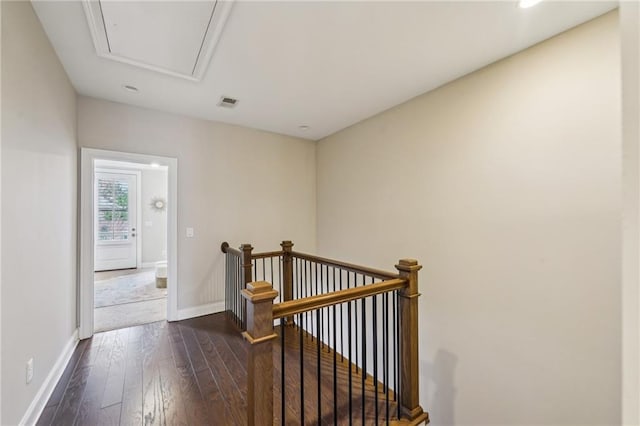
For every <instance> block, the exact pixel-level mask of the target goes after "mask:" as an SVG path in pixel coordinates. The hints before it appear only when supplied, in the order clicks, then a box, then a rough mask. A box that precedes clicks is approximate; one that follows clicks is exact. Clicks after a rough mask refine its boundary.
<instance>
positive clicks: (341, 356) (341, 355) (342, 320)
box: [333, 268, 351, 362]
mask: <svg viewBox="0 0 640 426" xmlns="http://www.w3.org/2000/svg"><path fill="white" fill-rule="evenodd" d="M338 271H339V272H340V290H342V269H339V270H338ZM335 273H336V270H335V268H334V269H333V274H334V277H335ZM342 305H343V304H342V303H341V304H340V361H344V329H343V328H344V327H343V324H344V312H343V309H342ZM349 306H351V302H349ZM349 321H351V314H350V313H349ZM349 356H351V355H349ZM349 362H351V360H349Z"/></svg>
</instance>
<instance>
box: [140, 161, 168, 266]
mask: <svg viewBox="0 0 640 426" xmlns="http://www.w3.org/2000/svg"><path fill="white" fill-rule="evenodd" d="M167 185H168V180H167V171H166V170H143V171H142V194H141V197H142V200H141V201H142V202H141V207H142V234H141V235H142V262H143V263H153V262H157V261H159V260H167V210H166V209H165V210H164V211H162V212H159V211H157V210H154V209H153V208H151V205H150V204H151V200H152V199H154V198H157V197H160V198H163V199H164V200H165V202H166V201H167V195H168V186H167Z"/></svg>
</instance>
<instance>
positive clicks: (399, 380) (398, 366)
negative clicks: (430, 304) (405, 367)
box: [393, 290, 402, 418]
mask: <svg viewBox="0 0 640 426" xmlns="http://www.w3.org/2000/svg"><path fill="white" fill-rule="evenodd" d="M393 296H394V302H393V303H394V306H393V310H394V318H395V319H396V330H395V333H396V337H395V345H396V355H395V357H396V366H395V367H396V374H395V376H396V379H395V380H396V388H395V389H394V396H393V399H394V400H395V401H396V417H397V418H400V403H399V402H400V401H399V395H400V394H401V393H402V377H401V376H400V371H401V368H402V366H401V364H402V359H400V351H401V349H400V345H402V342H401V341H400V318H399V315H400V311H398V290H396V291H394V295H393Z"/></svg>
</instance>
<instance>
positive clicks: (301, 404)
mask: <svg viewBox="0 0 640 426" xmlns="http://www.w3.org/2000/svg"><path fill="white" fill-rule="evenodd" d="M300 315H303V314H300ZM298 320H300V318H298ZM299 335H300V422H301V424H304V344H303V341H302V327H300V333H299Z"/></svg>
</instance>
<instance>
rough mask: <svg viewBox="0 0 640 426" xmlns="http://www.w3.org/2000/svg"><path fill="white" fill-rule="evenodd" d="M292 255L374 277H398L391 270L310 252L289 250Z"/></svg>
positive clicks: (390, 278) (385, 278)
mask: <svg viewBox="0 0 640 426" xmlns="http://www.w3.org/2000/svg"><path fill="white" fill-rule="evenodd" d="M291 254H292V255H293V257H298V258H300V259H304V260H309V261H311V262H316V263H322V264H324V265H329V266H337V267H339V268H341V269H344V270H347V271H351V272H359V273H363V274H365V275H369V276H372V277H375V278H380V279H383V280H392V279H395V278H399V277H400V275H399V274H394V273H393V272H387V271H381V270H379V269H373V268H367V267H366V266H359V265H354V264H352V263H347V262H341V261H339V260H334V259H327V258H325V257H320V256H313V255H311V254H306V253H300V252H297V251H294V252H291Z"/></svg>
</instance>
